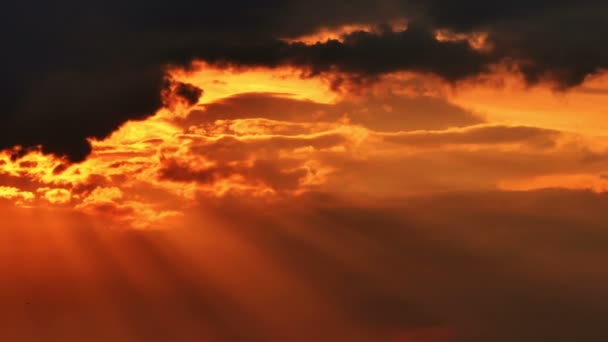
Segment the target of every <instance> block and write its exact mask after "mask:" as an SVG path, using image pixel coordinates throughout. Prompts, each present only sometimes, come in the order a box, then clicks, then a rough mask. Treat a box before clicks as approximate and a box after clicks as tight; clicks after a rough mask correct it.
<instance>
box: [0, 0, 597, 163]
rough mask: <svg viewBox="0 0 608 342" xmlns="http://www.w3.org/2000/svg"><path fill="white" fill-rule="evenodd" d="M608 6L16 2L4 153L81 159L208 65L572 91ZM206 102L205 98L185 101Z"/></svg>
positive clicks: (586, 69) (4, 27)
mask: <svg viewBox="0 0 608 342" xmlns="http://www.w3.org/2000/svg"><path fill="white" fill-rule="evenodd" d="M604 13H606V5H605V4H603V3H602V2H600V1H591V0H589V1H577V2H574V1H565V0H564V1H558V2H551V3H549V2H547V1H540V0H532V1H526V2H523V1H516V2H508V3H506V2H505V3H501V4H499V5H496V4H490V3H488V2H483V1H464V2H462V1H461V2H458V3H453V2H448V1H441V0H435V1H428V2H424V3H421V2H419V1H410V2H401V1H395V0H384V1H362V0H361V1H354V2H353V1H341V0H336V1H331V2H329V3H328V2H326V1H305V2H304V1H298V0H292V1H276V0H267V1H262V2H256V3H255V4H253V3H248V2H242V1H227V2H213V3H208V2H201V1H188V0H180V1H173V2H171V3H163V4H149V3H148V2H143V1H139V0H132V1H128V2H124V1H121V2H119V1H116V0H111V1H93V2H87V3H86V4H85V3H81V2H77V1H73V0H64V1H61V2H59V3H54V4H52V5H51V4H49V3H45V2H43V1H35V2H33V3H32V2H28V3H23V2H17V1H10V2H9V3H8V4H3V6H2V11H1V14H0V39H2V42H3V51H5V52H4V53H3V54H2V56H1V57H0V65H1V67H0V68H1V69H0V107H1V110H2V114H1V116H0V126H1V127H2V128H3V132H2V134H1V135H0V148H11V147H13V146H15V145H21V146H23V147H25V148H31V147H36V146H39V145H41V146H42V150H43V151H44V152H46V153H55V154H59V155H66V156H67V157H68V158H69V159H71V160H72V161H79V160H82V159H84V158H85V157H86V155H87V154H88V153H89V152H90V146H89V144H88V142H87V141H86V138H88V137H95V138H103V137H105V136H107V135H108V134H109V133H110V132H112V130H114V129H116V127H118V126H119V125H120V124H121V123H123V122H124V121H126V120H127V119H141V118H145V117H146V116H148V115H150V114H151V113H153V112H154V111H155V110H156V109H158V108H159V107H160V106H161V105H162V99H161V95H160V93H161V90H162V89H163V88H165V87H166V83H167V80H166V79H165V76H166V75H165V73H164V70H165V68H166V67H167V66H169V65H174V66H186V67H187V66H189V63H190V62H191V61H192V60H195V59H202V60H206V61H208V62H210V63H215V64H220V65H225V64H233V65H238V66H267V67H275V66H279V65H292V66H297V67H301V68H303V69H305V70H306V72H307V73H308V74H309V75H315V74H319V73H326V72H332V73H333V72H338V73H342V74H346V75H350V76H352V77H354V78H371V79H373V78H374V77H376V76H377V75H379V74H382V73H387V72H392V71H399V70H408V71H417V72H424V73H432V74H436V75H438V76H440V77H442V78H444V79H446V80H449V81H456V80H460V79H463V78H467V77H471V76H475V75H477V74H479V73H483V72H485V71H487V70H488V66H489V65H491V64H493V63H497V62H501V61H511V62H513V63H515V64H517V65H518V67H519V69H520V70H521V71H522V72H523V73H524V75H525V77H526V79H527V80H528V81H530V82H537V81H539V80H542V79H545V78H547V79H551V80H553V81H554V82H556V84H557V85H559V86H560V87H568V86H571V85H575V84H578V83H580V82H581V81H582V80H583V79H584V77H585V76H586V75H588V74H591V73H594V72H596V71H598V70H599V69H602V68H606V66H607V65H606V61H607V60H608V58H607V53H608V51H607V50H606V49H605V48H604V47H605V44H604V42H603V37H604V36H606V33H608V32H606V25H604V21H605V18H604ZM403 17H406V18H414V19H415V20H416V22H415V23H414V22H413V23H411V24H410V27H409V29H408V30H406V31H394V30H392V29H390V28H389V27H388V26H386V27H382V26H379V29H378V30H377V31H375V32H353V33H350V34H347V35H346V36H344V37H343V39H342V41H338V40H330V41H326V42H320V43H318V44H314V45H305V44H303V43H288V42H285V41H283V40H281V39H280V38H289V37H291V38H293V37H297V36H298V35H302V34H307V33H312V32H314V31H316V30H317V29H318V28H320V27H336V26H339V25H343V24H348V23H368V24H373V25H382V24H383V23H387V22H389V21H390V20H392V19H396V18H403ZM438 28H446V29H451V30H454V31H458V32H463V33H467V32H472V31H486V32H488V33H489V42H490V43H491V44H492V45H493V46H494V49H493V50H492V51H491V52H482V51H478V50H475V49H473V48H471V47H470V46H469V45H468V44H467V43H466V42H465V41H451V42H438V41H437V40H435V38H434V35H433V32H434V30H435V29H438ZM185 95H186V97H187V99H188V100H189V102H194V101H192V99H193V98H194V97H195V95H196V92H194V93H193V92H191V91H188V92H187V94H185Z"/></svg>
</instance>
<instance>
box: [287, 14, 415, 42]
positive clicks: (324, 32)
mask: <svg viewBox="0 0 608 342" xmlns="http://www.w3.org/2000/svg"><path fill="white" fill-rule="evenodd" d="M387 25H388V27H389V28H390V29H391V30H392V31H394V32H402V31H405V30H407V20H405V19H400V20H393V21H391V22H389V23H388V24H387ZM378 30H379V27H378V25H377V24H358V25H357V24H353V25H344V26H339V27H322V28H320V29H319V30H318V31H317V32H315V33H313V34H309V35H306V36H302V37H296V38H288V39H284V40H285V41H287V42H290V43H304V44H307V45H314V44H316V43H325V42H326V41H328V40H337V41H343V38H344V36H346V35H348V34H351V33H354V32H359V31H363V32H377V31H378Z"/></svg>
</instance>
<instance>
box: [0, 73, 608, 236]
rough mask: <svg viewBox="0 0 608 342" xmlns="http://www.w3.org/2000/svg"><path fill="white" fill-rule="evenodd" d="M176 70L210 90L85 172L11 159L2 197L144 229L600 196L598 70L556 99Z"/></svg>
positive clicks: (1, 158)
mask: <svg viewBox="0 0 608 342" xmlns="http://www.w3.org/2000/svg"><path fill="white" fill-rule="evenodd" d="M172 74H173V77H174V78H175V79H176V80H179V81H184V82H189V83H192V84H195V85H196V86H199V87H200V88H202V89H204V92H205V93H204V95H203V97H202V99H201V100H200V103H199V104H198V105H197V106H195V107H194V108H187V107H184V106H183V105H180V104H178V105H177V106H173V108H171V109H170V110H169V109H163V110H161V111H159V112H158V113H157V114H156V115H155V116H153V117H152V118H150V119H147V120H145V121H136V122H128V123H126V124H124V125H123V126H122V127H121V128H120V129H119V130H118V131H116V132H114V133H113V134H112V135H111V136H110V137H109V138H108V139H105V140H103V141H93V142H92V143H93V146H94V152H93V154H92V155H91V156H90V157H89V158H88V159H87V160H86V161H85V162H83V163H80V164H75V165H68V164H67V163H65V162H63V161H61V160H59V159H57V158H55V157H53V156H48V155H47V156H44V155H41V154H39V153H30V154H28V155H26V156H25V157H23V158H21V159H19V160H11V158H10V154H9V152H6V153H5V154H3V155H0V177H2V179H3V180H4V181H3V186H2V187H0V197H1V198H4V199H7V200H9V201H11V202H13V204H14V205H16V206H19V207H44V208H47V207H51V208H52V207H58V208H64V207H70V208H73V209H75V210H77V211H80V212H84V213H88V214H91V215H94V216H96V215H101V216H104V217H105V216H109V217H108V219H111V220H116V221H117V222H118V223H119V224H120V225H123V224H128V225H131V226H134V227H137V228H147V227H151V226H155V225H159V224H160V222H162V221H164V220H173V219H176V218H177V217H179V216H180V215H181V214H182V213H181V210H180V208H183V207H184V206H186V207H187V206H188V205H194V204H195V203H197V201H200V196H203V197H207V196H211V197H217V196H220V197H222V196H226V195H229V194H239V195H244V196H253V197H281V196H298V195H302V194H304V193H306V192H310V191H314V192H329V193H332V194H337V195H340V196H345V197H347V198H350V197H353V196H354V197H353V198H359V197H361V196H363V197H370V196H371V197H378V196H380V197H387V196H388V197H394V196H410V195H414V194H421V193H435V192H445V191H478V190H490V189H502V190H509V189H512V190H522V189H523V190H531V189H538V188H553V187H564V188H569V189H590V190H593V191H604V189H605V188H606V181H607V180H606V176H605V174H604V172H605V169H606V168H605V166H606V165H605V162H604V161H605V158H604V157H603V156H604V155H605V153H606V152H605V151H606V143H607V141H608V140H607V134H606V132H608V131H607V129H606V128H605V127H604V126H605V123H604V120H602V117H603V116H605V114H606V113H605V111H606V108H608V106H607V105H608V93H607V91H608V83H607V80H608V78H607V77H606V76H603V75H600V76H597V77H593V78H591V79H589V80H588V81H587V82H585V83H584V84H583V85H581V86H579V87H576V88H574V89H570V90H567V91H562V92H558V91H554V90H552V89H551V88H549V87H548V86H543V85H538V86H534V87H529V86H524V85H523V83H522V82H521V81H518V80H517V79H516V78H515V77H514V76H512V75H502V76H501V78H500V80H501V82H500V84H499V82H498V81H497V80H498V78H499V75H496V76H492V77H488V79H487V80H485V81H484V82H475V83H473V82H468V83H463V84H458V85H456V86H453V85H447V84H445V83H442V82H441V81H438V80H435V79H432V78H429V77H426V76H422V75H414V74H389V75H387V76H384V77H382V78H381V79H380V80H378V81H377V82H375V83H373V84H367V85H358V84H350V83H348V82H347V83H345V84H342V86H341V87H340V88H332V87H331V84H332V80H330V79H325V78H305V77H303V76H302V75H300V74H299V73H298V71H297V70H294V69H278V70H266V69H262V68H260V69H247V70H237V69H217V68H213V67H209V66H206V65H204V64H200V65H199V66H198V67H197V68H195V69H194V71H190V72H185V71H180V70H175V71H173V72H172ZM160 225H162V224H160Z"/></svg>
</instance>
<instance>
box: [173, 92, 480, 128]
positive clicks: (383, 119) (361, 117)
mask: <svg viewBox="0 0 608 342" xmlns="http://www.w3.org/2000/svg"><path fill="white" fill-rule="evenodd" d="M286 95H289V94H275V93H243V94H237V95H233V96H230V97H227V98H224V99H221V100H218V101H216V102H212V103H209V104H205V105H203V106H202V107H201V108H200V109H194V110H193V111H192V112H190V114H189V117H188V118H187V119H186V120H184V121H182V122H181V124H184V125H201V124H206V123H213V122H215V121H216V120H226V119H230V120H233V119H246V118H265V119H272V120H281V121H286V122H319V121H324V122H337V121H339V120H341V119H342V120H343V119H348V120H349V122H351V123H353V124H360V125H363V126H365V127H367V128H370V129H373V130H379V131H400V130H416V129H445V128H449V127H457V126H468V125H472V124H476V123H481V122H482V121H483V120H482V119H481V118H480V117H478V116H477V115H475V114H473V113H470V112H468V111H467V110H465V109H463V108H461V107H458V106H455V105H453V104H450V103H449V102H447V101H445V100H444V99H442V98H440V97H433V96H424V95H423V96H420V95H418V96H408V95H401V96H399V95H397V94H393V93H388V92H387V93H385V94H383V95H366V96H363V97H362V98H356V99H349V98H348V97H347V98H346V99H344V100H342V101H339V102H338V103H335V104H323V103H317V102H313V101H309V100H297V99H293V98H289V97H287V96H286Z"/></svg>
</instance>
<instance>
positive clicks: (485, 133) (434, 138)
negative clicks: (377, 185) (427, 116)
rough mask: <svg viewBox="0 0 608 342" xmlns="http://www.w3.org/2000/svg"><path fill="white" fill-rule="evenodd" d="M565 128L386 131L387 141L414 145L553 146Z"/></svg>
mask: <svg viewBox="0 0 608 342" xmlns="http://www.w3.org/2000/svg"><path fill="white" fill-rule="evenodd" d="M561 134H562V133H561V132H559V131H554V130H549V129H542V128H538V127H525V126H472V127H466V128H464V129H458V130H456V129H452V130H444V131H415V132H399V133H385V134H382V135H381V136H382V137H383V138H384V140H385V141H387V142H392V143H396V144H402V145H409V146H414V147H435V148H437V147H442V146H445V145H484V146H487V145H494V144H518V143H523V144H527V145H529V146H538V147H541V148H550V147H553V146H554V145H555V144H556V141H557V139H558V138H559V137H560V136H561Z"/></svg>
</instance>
